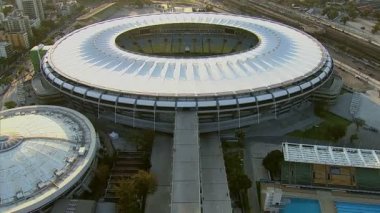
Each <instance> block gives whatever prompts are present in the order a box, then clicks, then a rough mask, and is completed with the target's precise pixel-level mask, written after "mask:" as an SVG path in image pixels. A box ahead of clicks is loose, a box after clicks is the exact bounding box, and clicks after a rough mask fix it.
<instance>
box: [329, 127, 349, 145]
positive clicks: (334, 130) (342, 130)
mask: <svg viewBox="0 0 380 213" xmlns="http://www.w3.org/2000/svg"><path fill="white" fill-rule="evenodd" d="M327 131H328V132H329V133H330V135H331V138H332V139H333V140H334V141H337V140H339V139H340V138H342V137H343V136H345V135H346V127H345V126H343V125H339V124H335V125H330V126H328V127H327Z"/></svg>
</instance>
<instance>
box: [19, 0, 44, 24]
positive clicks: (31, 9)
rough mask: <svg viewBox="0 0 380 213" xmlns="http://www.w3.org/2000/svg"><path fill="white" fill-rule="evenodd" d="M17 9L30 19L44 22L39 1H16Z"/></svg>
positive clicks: (42, 10)
mask: <svg viewBox="0 0 380 213" xmlns="http://www.w3.org/2000/svg"><path fill="white" fill-rule="evenodd" d="M16 3H17V7H18V9H20V10H23V11H24V14H25V15H27V16H29V18H30V19H39V20H41V21H42V20H44V19H45V14H44V9H43V7H42V2H41V0H16Z"/></svg>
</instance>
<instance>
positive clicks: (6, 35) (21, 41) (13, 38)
mask: <svg viewBox="0 0 380 213" xmlns="http://www.w3.org/2000/svg"><path fill="white" fill-rule="evenodd" d="M0 41H7V42H9V43H11V44H12V46H13V48H15V49H29V48H30V43H29V37H28V33H27V32H4V31H0Z"/></svg>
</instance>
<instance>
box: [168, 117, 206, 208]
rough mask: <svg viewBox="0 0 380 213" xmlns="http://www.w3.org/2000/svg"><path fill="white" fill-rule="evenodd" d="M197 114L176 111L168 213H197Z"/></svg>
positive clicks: (198, 185) (199, 201) (199, 203)
mask: <svg viewBox="0 0 380 213" xmlns="http://www.w3.org/2000/svg"><path fill="white" fill-rule="evenodd" d="M198 129H199V127H198V115H197V112H195V111H177V112H176V114H175V129H174V140H173V176H172V190H171V191H172V193H171V195H172V197H171V212H172V213H200V212H201V194H200V193H201V188H200V165H199V164H200V162H199V160H200V153H199V130H198Z"/></svg>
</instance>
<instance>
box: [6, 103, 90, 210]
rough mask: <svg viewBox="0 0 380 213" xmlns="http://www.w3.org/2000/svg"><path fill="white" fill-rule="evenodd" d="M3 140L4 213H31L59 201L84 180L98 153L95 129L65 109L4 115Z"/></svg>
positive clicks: (47, 108) (39, 108)
mask: <svg viewBox="0 0 380 213" xmlns="http://www.w3.org/2000/svg"><path fill="white" fill-rule="evenodd" d="M0 135H3V136H4V135H5V136H7V138H8V140H4V139H5V137H3V138H2V141H0V162H1V163H0V212H29V211H33V210H35V209H38V208H40V207H42V206H44V205H46V204H48V203H50V202H52V201H54V200H55V199H56V198H58V197H60V196H61V195H62V194H63V193H66V192H67V191H68V190H69V189H70V188H71V187H72V186H74V184H76V183H77V182H78V181H79V180H80V178H82V177H83V174H84V173H85V172H86V171H87V170H88V168H89V167H90V165H91V163H92V161H93V159H94V158H95V154H96V147H97V144H96V135H95V130H94V128H93V126H92V124H91V123H90V122H89V120H88V119H87V118H85V117H84V116H83V115H81V114H79V113H77V112H75V111H73V110H70V109H66V108H62V107H55V106H30V107H22V108H16V109H12V110H5V111H2V112H0ZM15 140H17V141H18V142H17V143H14V142H12V141H15ZM83 151H84V152H83Z"/></svg>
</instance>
